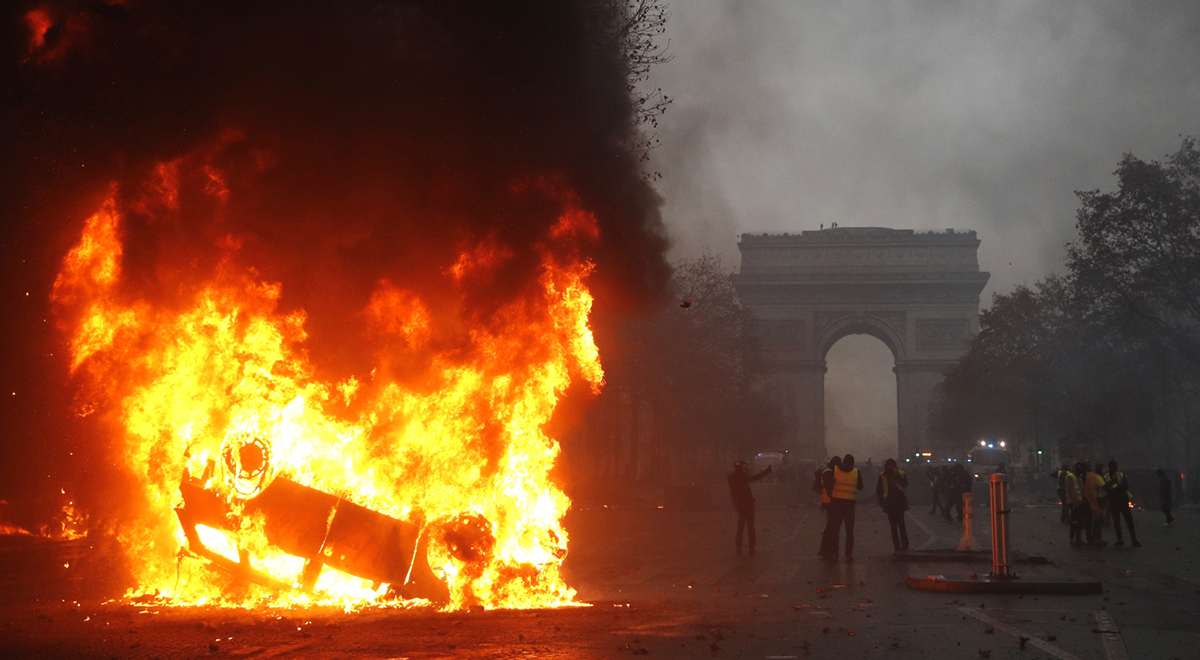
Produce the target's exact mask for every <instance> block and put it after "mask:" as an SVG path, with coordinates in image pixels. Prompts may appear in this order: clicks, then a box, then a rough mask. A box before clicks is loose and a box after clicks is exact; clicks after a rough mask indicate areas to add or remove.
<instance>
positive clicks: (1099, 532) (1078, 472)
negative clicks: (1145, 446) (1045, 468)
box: [1050, 461, 1174, 548]
mask: <svg viewBox="0 0 1200 660" xmlns="http://www.w3.org/2000/svg"><path fill="white" fill-rule="evenodd" d="M1118 467H1119V466H1118V465H1117V462H1116V461H1109V462H1108V465H1107V466H1105V465H1104V463H1102V462H1100V461H1097V462H1096V465H1095V466H1094V467H1093V466H1092V465H1091V464H1089V463H1088V462H1087V461H1079V462H1078V463H1076V464H1075V465H1074V466H1070V467H1069V466H1068V465H1067V464H1066V463H1063V464H1062V467H1060V468H1059V469H1057V470H1055V471H1054V472H1052V473H1051V474H1050V476H1051V477H1053V478H1055V479H1057V480H1058V497H1059V500H1060V501H1061V502H1062V514H1061V518H1060V519H1061V521H1062V522H1064V523H1070V526H1071V541H1070V542H1071V545H1072V546H1079V545H1084V544H1086V545H1091V546H1105V545H1108V542H1107V541H1105V540H1104V537H1103V533H1104V522H1105V520H1106V519H1107V518H1109V517H1111V518H1112V523H1113V529H1114V531H1115V532H1116V535H1117V541H1116V543H1114V544H1113V545H1125V538H1124V534H1122V531H1121V521H1122V520H1124V521H1125V526H1126V527H1128V528H1129V539H1130V541H1132V544H1133V547H1135V548H1140V547H1142V544H1141V543H1139V542H1138V538H1137V530H1136V529H1135V528H1134V526H1133V514H1132V513H1131V511H1130V508H1131V505H1130V503H1131V502H1132V501H1133V496H1132V494H1131V493H1130V491H1129V480H1128V479H1127V478H1126V477H1125V475H1124V474H1123V473H1122V472H1121V471H1120V470H1119V469H1118ZM1158 482H1159V500H1160V502H1161V504H1162V510H1163V513H1164V514H1166V517H1167V522H1166V523H1165V524H1167V525H1170V524H1171V523H1172V522H1174V518H1173V517H1172V516H1171V495H1172V492H1171V491H1172V485H1171V482H1170V480H1169V479H1168V478H1167V473H1166V471H1165V470H1163V469H1159V470H1158ZM1085 539H1086V540H1085Z"/></svg>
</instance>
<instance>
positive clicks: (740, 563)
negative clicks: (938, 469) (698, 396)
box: [0, 505, 1200, 660]
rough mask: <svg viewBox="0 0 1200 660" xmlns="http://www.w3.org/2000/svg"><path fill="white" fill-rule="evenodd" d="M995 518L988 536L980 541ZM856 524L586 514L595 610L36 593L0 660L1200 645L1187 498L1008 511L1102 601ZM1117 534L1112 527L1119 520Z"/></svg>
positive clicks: (965, 653) (577, 560) (1024, 545)
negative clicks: (1110, 507)
mask: <svg viewBox="0 0 1200 660" xmlns="http://www.w3.org/2000/svg"><path fill="white" fill-rule="evenodd" d="M984 516H986V509H985V510H982V511H981V512H980V522H981V523H982V524H978V525H977V528H976V529H977V532H976V540H977V541H978V542H979V543H980V545H981V546H982V547H984V548H986V547H987V545H988V536H987V534H988V528H987V525H986V518H985V517H984ZM857 517H858V520H857V534H856V536H857V545H856V548H855V558H854V561H853V562H847V561H846V560H845V559H844V558H842V559H839V560H838V561H837V562H832V563H831V562H824V561H821V560H820V559H819V558H818V557H817V556H816V550H817V545H818V541H819V538H818V537H819V533H820V528H821V527H822V524H823V521H822V518H821V513H820V511H819V510H817V509H815V508H812V509H809V508H801V509H786V508H781V509H767V508H762V509H760V510H759V512H758V527H759V548H758V554H757V555H755V556H742V557H739V556H736V555H735V554H734V552H733V541H732V537H733V531H734V529H733V526H734V524H735V522H736V517H735V516H734V513H733V511H732V509H729V510H726V509H714V510H711V511H698V512H684V511H671V510H666V509H656V508H635V509H604V508H600V509H590V510H577V511H574V512H572V513H571V514H570V515H569V517H568V520H567V527H568V530H569V532H570V534H571V539H570V548H571V551H570V552H571V554H570V556H569V557H568V560H567V564H566V566H565V573H566V577H567V581H568V583H569V584H572V585H573V586H575V587H576V588H577V589H578V591H579V599H580V601H581V602H584V603H588V604H589V605H588V606H585V607H576V608H565V609H560V610H544V611H531V612H511V611H509V612H506V611H489V612H471V613H465V612H459V613H440V612H434V611H429V610H424V609H416V610H405V611H399V610H370V611H364V612H358V613H354V614H347V613H344V612H338V611H334V610H328V609H311V608H310V609H305V610H283V611H254V612H246V611H240V610H221V609H204V608H198V609H196V608H194V609H176V608H167V607H146V606H138V605H128V604H118V603H110V604H97V603H78V604H76V603H69V602H59V603H42V604H35V605H26V606H21V607H6V608H3V609H0V656H3V657H77V658H164V659H165V658H177V657H187V658H192V657H195V658H224V657H228V658H288V657H317V658H348V657H366V658H412V659H414V660H415V659H417V658H497V657H498V658H619V657H626V656H630V655H651V656H655V657H666V658H695V657H718V658H719V657H730V658H847V657H869V658H895V659H902V658H905V659H907V658H992V659H995V660H999V659H1001V658H1045V657H1058V658H1066V659H1071V658H1081V659H1087V658H1097V659H1106V660H1116V659H1117V658H1123V657H1129V658H1196V657H1200V624H1197V622H1198V621H1200V566H1198V565H1197V564H1195V563H1194V560H1195V559H1196V558H1197V557H1198V556H1200V554H1198V553H1197V549H1200V530H1198V529H1197V527H1198V525H1200V513H1198V512H1197V511H1196V510H1194V509H1184V510H1181V511H1179V512H1178V513H1177V515H1176V518H1177V520H1176V523H1175V525H1174V526H1172V527H1163V526H1162V525H1161V522H1162V515H1161V514H1159V513H1156V512H1148V511H1137V512H1135V514H1134V519H1135V523H1136V524H1137V526H1138V530H1139V538H1140V539H1141V541H1142V542H1143V543H1144V544H1145V547H1143V548H1131V547H1129V546H1126V547H1120V548H1118V547H1111V546H1110V547H1107V548H1088V549H1071V548H1069V547H1068V546H1067V542H1066V539H1067V529H1066V526H1065V525H1063V524H1061V523H1059V522H1058V511H1057V509H1056V508H1054V507H1049V506H1042V507H1019V506H1014V507H1013V514H1012V531H1011V534H1012V539H1013V542H1012V545H1013V549H1014V550H1015V551H1018V552H1021V553H1023V554H1027V555H1040V556H1044V557H1046V558H1048V559H1049V560H1050V561H1051V562H1052V563H1053V566H1054V567H1055V568H1056V569H1057V570H1060V571H1062V572H1064V573H1066V574H1070V575H1075V576H1078V577H1091V578H1093V579H1099V580H1100V581H1102V582H1103V584H1104V593H1103V594H1099V595H1089V596H1048V595H1023V596H1021V595H988V596H980V595H974V596H972V595H966V594H939V593H927V592H919V591H912V590H909V589H907V588H906V587H905V585H904V574H905V569H906V565H905V564H903V563H899V562H896V561H895V560H894V559H893V557H892V548H891V541H890V536H889V533H888V528H887V521H886V518H885V517H884V515H883V514H882V512H880V510H879V509H878V508H877V507H874V506H870V505H860V507H859V511H858V516H857ZM909 521H910V522H909V534H910V537H911V544H912V546H913V547H914V548H924V549H938V548H951V547H954V546H956V545H957V543H958V539H959V537H960V536H961V528H960V527H958V525H957V524H956V523H952V522H946V521H944V520H942V519H941V518H940V517H934V516H930V515H928V513H927V510H926V509H923V508H921V507H917V508H916V510H915V511H910V512H909ZM1105 534H1106V538H1107V539H1108V540H1109V541H1112V540H1114V537H1113V533H1112V530H1111V528H1110V529H1108V530H1106V532H1105ZM1126 541H1127V542H1128V539H1126ZM971 566H972V568H971V569H970V570H977V571H979V572H982V573H986V572H987V570H988V566H987V565H986V564H977V565H971ZM1020 571H1021V568H1020V567H1019V566H1018V567H1017V572H1018V575H1019V574H1020ZM1022 639H1024V640H1025V641H1024V642H1023V641H1022Z"/></svg>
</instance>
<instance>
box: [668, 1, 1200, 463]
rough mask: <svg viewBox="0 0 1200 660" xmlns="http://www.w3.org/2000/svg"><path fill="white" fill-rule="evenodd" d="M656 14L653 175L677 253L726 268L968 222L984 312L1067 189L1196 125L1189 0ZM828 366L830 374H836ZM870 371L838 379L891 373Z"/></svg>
mask: <svg viewBox="0 0 1200 660" xmlns="http://www.w3.org/2000/svg"><path fill="white" fill-rule="evenodd" d="M671 14H672V16H671V20H670V22H669V23H668V26H667V34H666V37H667V38H668V39H669V43H670V45H669V51H668V52H669V53H671V54H672V55H673V56H674V60H673V61H671V62H670V63H667V64H665V65H662V66H660V67H659V68H658V69H657V70H656V71H655V72H654V81H653V83H654V85H655V86H661V87H662V88H663V90H664V92H665V93H666V94H667V95H669V96H671V97H673V98H674V102H673V104H672V105H671V107H670V108H669V110H668V111H667V113H666V115H665V116H664V117H663V119H662V123H661V127H660V129H659V131H658V135H659V137H660V139H661V140H662V146H661V147H659V148H658V149H657V150H655V151H654V154H653V166H654V168H655V169H657V170H658V171H660V172H661V173H662V175H663V179H662V181H661V182H660V183H659V188H660V190H661V192H662V194H663V196H664V198H665V200H666V203H665V206H664V210H663V213H664V217H665V219H666V222H667V224H668V228H669V230H670V232H671V235H672V238H673V240H674V242H675V248H674V249H675V253H676V254H680V255H692V254H695V253H698V252H700V251H701V250H703V249H704V248H711V249H712V250H714V251H716V252H719V253H721V254H722V255H724V256H725V257H726V262H727V263H734V264H736V263H738V258H737V247H736V241H737V238H736V237H737V235H738V234H739V233H741V232H752V231H797V230H804V229H817V227H818V225H820V224H822V223H823V224H824V225H825V226H827V227H828V226H829V224H830V223H831V222H837V223H838V224H839V226H842V227H850V226H885V227H896V228H909V229H917V230H929V229H944V228H947V227H954V228H958V229H973V230H975V231H977V232H978V234H979V237H980V239H981V240H982V245H981V246H980V249H979V258H980V266H981V267H982V269H983V270H986V271H990V272H991V274H992V278H991V282H990V284H989V286H988V288H987V289H986V290H985V291H984V298H983V303H984V305H986V304H987V303H988V300H990V297H991V294H992V293H993V292H1004V291H1007V290H1009V289H1011V288H1012V287H1013V286H1014V285H1016V284H1020V283H1032V282H1033V281H1035V280H1037V279H1038V278H1040V277H1042V276H1044V275H1045V274H1047V273H1049V272H1051V271H1053V270H1055V269H1056V268H1059V267H1060V266H1061V264H1062V256H1063V249H1062V246H1063V243H1064V242H1065V241H1068V240H1070V239H1071V237H1072V235H1073V233H1074V218H1075V210H1076V209H1077V207H1078V203H1077V199H1076V197H1075V195H1074V191H1075V190H1088V189H1096V188H1103V189H1111V188H1113V187H1114V186H1115V179H1114V177H1113V176H1112V174H1111V173H1112V172H1113V171H1114V170H1115V169H1116V165H1117V162H1118V161H1119V160H1120V158H1121V156H1122V154H1123V153H1125V152H1132V153H1134V154H1135V155H1138V156H1140V157H1142V158H1146V159H1161V158H1162V157H1163V156H1164V155H1166V154H1167V153H1170V152H1173V151H1175V150H1176V149H1178V147H1179V144H1180V135H1183V134H1192V135H1194V134H1197V133H1200V3H1196V2H1189V1H1186V0H1182V1H1167V0H1152V1H1148V2H1136V3H1134V2H1121V1H1116V0H1064V1H1061V2H1042V1H1040V0H1014V1H1011V2H1002V3H957V2H946V1H944V0H891V1H885V2H870V3H861V2H858V3H856V2H846V1H844V0H834V1H831V2H814V1H800V2H764V1H759V0H742V1H738V2H675V3H672V5H671ZM864 340H865V338H864ZM839 362H840V359H838V356H837V355H836V354H835V355H831V364H830V372H831V376H830V377H831V378H840V377H838V376H834V375H833V374H834V372H836V371H837V370H839V369H841V368H842V367H843V366H844V367H845V368H847V369H850V368H852V367H851V366H850V363H849V362H845V363H843V364H839ZM866 366H867V367H869V366H870V365H866ZM876 367H877V368H871V369H868V368H866V367H855V368H854V369H856V373H857V374H858V377H859V378H860V379H867V380H873V379H879V378H891V377H892V376H891V372H890V369H889V368H887V367H890V364H888V365H886V367H885V366H883V365H876ZM893 382H894V381H893ZM831 386H832V383H831ZM863 387H864V388H869V387H871V383H864V384H863ZM849 391H853V388H852V387H851V388H850V389H849ZM829 394H831V395H833V396H831V397H830V400H829V401H828V402H827V409H829V408H833V407H836V406H839V405H845V406H848V407H849V408H851V409H848V410H830V412H829V417H830V422H831V423H832V422H833V419H834V418H837V417H843V418H844V417H855V418H863V417H866V419H860V424H861V425H862V426H865V427H873V426H878V425H879V424H881V423H890V424H891V425H892V427H893V428H894V425H895V408H894V402H892V403H888V402H886V401H885V402H883V403H880V404H877V405H871V404H870V403H869V400H870V398H869V397H858V398H855V399H854V400H851V399H850V398H848V397H838V396H837V395H836V393H835V392H829ZM864 399H866V401H864ZM839 400H840V401H841V403H839ZM889 406H890V407H889ZM830 433H831V435H832V434H833V429H832V428H831V429H830ZM831 450H832V448H831Z"/></svg>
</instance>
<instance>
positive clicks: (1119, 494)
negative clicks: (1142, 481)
mask: <svg viewBox="0 0 1200 660" xmlns="http://www.w3.org/2000/svg"><path fill="white" fill-rule="evenodd" d="M1132 501H1133V495H1132V494H1130V492H1129V481H1128V480H1126V479H1125V475H1124V474H1122V473H1121V472H1120V471H1118V470H1117V462H1116V461H1109V462H1108V506H1109V508H1110V509H1111V510H1112V519H1113V528H1114V529H1116V530H1117V542H1116V543H1114V544H1113V545H1125V539H1124V538H1122V536H1121V518H1124V519H1125V526H1126V527H1128V528H1129V539H1130V540H1131V541H1133V547H1135V548H1140V547H1142V544H1141V543H1138V540H1137V532H1136V531H1134V529H1133V513H1132V512H1131V511H1130V510H1129V503H1130V502H1132Z"/></svg>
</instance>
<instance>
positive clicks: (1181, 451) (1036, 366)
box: [935, 137, 1200, 473]
mask: <svg viewBox="0 0 1200 660" xmlns="http://www.w3.org/2000/svg"><path fill="white" fill-rule="evenodd" d="M1116 175H1117V179H1118V185H1117V189H1116V190H1115V191H1113V192H1101V191H1099V190H1093V191H1087V192H1079V193H1077V194H1078V196H1079V199H1080V202H1081V206H1080V209H1079V212H1078V216H1077V230H1078V233H1079V237H1078V239H1077V240H1076V241H1075V242H1073V243H1071V244H1069V245H1068V246H1067V266H1068V272H1067V274H1066V275H1065V276H1064V277H1061V278H1060V277H1050V278H1047V279H1046V280H1043V281H1042V282H1039V283H1037V284H1036V285H1034V286H1033V287H1017V288H1016V289H1014V290H1013V291H1012V292H1010V293H1007V294H1003V295H997V296H995V297H994V299H993V301H992V306H991V307H990V308H989V309H987V310H985V311H984V312H983V313H982V314H981V315H980V332H979V334H978V335H976V336H975V337H974V338H973V339H972V341H971V343H970V345H969V348H968V351H967V353H966V355H965V356H964V357H963V358H962V360H961V361H960V363H959V364H958V365H957V366H956V367H955V368H954V369H953V370H952V371H951V372H950V373H949V374H948V375H947V378H946V381H945V383H944V385H943V391H942V396H941V399H940V405H939V408H938V410H937V411H936V414H935V427H936V431H937V432H938V433H939V434H941V435H942V436H943V437H944V438H947V439H951V440H957V441H959V442H960V444H965V443H971V442H973V441H974V440H975V439H977V438H978V437H980V436H983V435H1004V436H1008V437H1011V438H1014V439H1016V440H1017V441H1018V442H1022V441H1024V442H1032V443H1035V444H1036V445H1037V446H1038V447H1050V446H1051V445H1052V443H1053V442H1054V441H1055V440H1056V439H1058V438H1062V437H1067V436H1070V437H1083V438H1087V439H1088V441H1089V442H1088V444H1090V445H1091V446H1092V447H1093V448H1094V449H1095V450H1096V451H1098V452H1103V453H1114V454H1122V453H1124V454H1125V455H1127V456H1129V457H1130V458H1136V461H1137V462H1139V463H1142V464H1154V463H1164V464H1170V463H1176V464H1179V463H1182V464H1183V466H1187V467H1188V468H1189V470H1190V471H1192V472H1193V473H1194V472H1195V470H1194V468H1196V467H1197V466H1196V465H1195V462H1196V458H1195V457H1194V456H1193V452H1192V445H1193V444H1194V440H1195V436H1196V435H1197V432H1198V429H1197V423H1196V422H1197V421H1198V420H1200V149H1198V148H1197V144H1196V139H1195V138H1192V137H1187V138H1184V139H1183V142H1182V145H1181V147H1180V149H1179V151H1177V152H1175V153H1174V154H1171V155H1170V156H1168V157H1167V159H1166V160H1165V162H1157V161H1150V162H1147V161H1143V160H1141V159H1139V158H1137V157H1135V156H1133V155H1130V154H1126V155H1125V157H1124V158H1123V159H1122V160H1121V162H1120V164H1119V166H1118V168H1117V171H1116Z"/></svg>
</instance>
